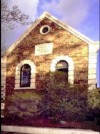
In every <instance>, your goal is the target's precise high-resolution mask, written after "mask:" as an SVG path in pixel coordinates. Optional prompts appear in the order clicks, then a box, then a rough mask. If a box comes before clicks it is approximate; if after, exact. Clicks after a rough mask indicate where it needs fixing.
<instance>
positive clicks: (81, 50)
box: [6, 18, 88, 94]
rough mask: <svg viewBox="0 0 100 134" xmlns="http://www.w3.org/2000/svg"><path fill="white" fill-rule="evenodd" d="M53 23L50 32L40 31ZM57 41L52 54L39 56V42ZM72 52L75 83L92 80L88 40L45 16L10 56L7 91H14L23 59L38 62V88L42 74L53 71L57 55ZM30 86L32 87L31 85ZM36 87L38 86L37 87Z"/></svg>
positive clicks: (42, 80) (43, 80)
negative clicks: (44, 33)
mask: <svg viewBox="0 0 100 134" xmlns="http://www.w3.org/2000/svg"><path fill="white" fill-rule="evenodd" d="M43 25H49V26H50V31H49V33H47V34H46V35H43V34H40V28H41V26H43ZM44 43H53V52H52V54H47V55H39V56H35V45H38V44H44ZM59 56H69V57H71V58H72V60H73V62H74V83H76V84H83V85H87V84H88V44H87V43H86V42H84V41H82V40H81V39H79V38H78V37H76V36H75V35H73V34H72V33H70V32H69V31H67V30H65V29H64V28H62V27H61V26H59V25H58V24H56V23H55V22H53V21H51V20H49V19H48V18H44V19H43V20H42V21H41V22H40V23H39V24H38V25H37V26H36V27H35V29H33V30H32V31H31V32H30V33H29V34H28V35H27V36H26V37H25V38H24V39H23V40H22V41H21V42H20V43H19V44H18V45H17V47H15V49H13V51H12V52H10V53H9V54H8V56H7V80H6V93H7V94H10V93H12V92H13V91H14V87H15V72H16V66H17V65H18V64H19V63H20V62H22V61H23V60H30V61H32V62H33V63H34V64H35V66H36V84H35V85H36V89H37V90H38V89H42V87H43V84H45V77H44V78H41V74H45V73H48V72H50V66H51V62H52V60H53V59H55V58H56V57H59ZM27 89H28V88H27ZM33 89H34V88H33Z"/></svg>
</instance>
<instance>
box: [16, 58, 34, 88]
mask: <svg viewBox="0 0 100 134" xmlns="http://www.w3.org/2000/svg"><path fill="white" fill-rule="evenodd" d="M24 64H29V65H30V67H31V83H30V84H31V85H30V87H20V69H21V67H22V66H23V65H24ZM35 75H36V66H35V64H34V63H33V62H32V61H31V60H23V61H21V62H20V63H19V64H18V65H17V66H16V72H15V88H14V89H35Z"/></svg>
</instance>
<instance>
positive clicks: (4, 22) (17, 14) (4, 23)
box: [1, 2, 32, 54]
mask: <svg viewBox="0 0 100 134" xmlns="http://www.w3.org/2000/svg"><path fill="white" fill-rule="evenodd" d="M31 23H32V22H29V16H28V15H25V14H23V13H22V12H21V10H19V9H18V6H16V5H15V6H13V7H12V10H10V9H9V8H8V6H7V4H6V3H4V2H2V3H1V28H2V33H3V32H4V31H5V30H9V29H10V30H13V29H14V28H15V25H16V24H20V25H29V24H31ZM1 40H2V41H1V52H2V54H3V53H4V51H5V50H6V46H5V39H4V38H1Z"/></svg>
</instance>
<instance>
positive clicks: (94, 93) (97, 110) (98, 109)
mask: <svg viewBox="0 0 100 134" xmlns="http://www.w3.org/2000/svg"><path fill="white" fill-rule="evenodd" d="M88 104H89V106H90V107H91V112H92V115H93V118H94V119H95V120H96V122H97V123H98V124H99V125H100V88H96V89H92V90H90V91H88Z"/></svg>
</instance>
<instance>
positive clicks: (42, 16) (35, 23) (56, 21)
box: [5, 12, 94, 55]
mask: <svg viewBox="0 0 100 134" xmlns="http://www.w3.org/2000/svg"><path fill="white" fill-rule="evenodd" d="M45 17H47V18H48V19H50V20H52V21H53V22H55V23H56V24H58V25H59V26H61V27H62V28H64V29H65V30H68V31H69V32H71V33H72V34H74V35H75V36H77V37H78V38H80V39H82V40H83V41H85V42H86V43H90V44H93V43H94V42H93V41H92V40H90V39H89V38H87V37H86V36H84V35H83V34H81V33H80V32H78V31H76V30H75V29H73V28H72V27H70V26H68V25H65V24H64V23H62V22H61V21H59V20H58V19H57V18H55V17H54V16H52V15H51V14H49V13H47V12H44V13H43V14H42V15H41V16H40V17H39V18H38V19H37V20H36V21H35V22H34V23H33V24H32V25H31V26H29V28H28V30H27V31H26V32H25V33H24V34H22V36H21V37H20V38H19V39H18V40H17V41H16V42H15V43H13V44H12V45H11V47H10V48H9V49H8V50H7V51H6V53H5V54H6V55H8V54H9V53H10V52H11V51H12V50H13V49H14V48H15V47H16V46H17V45H18V44H19V43H20V42H21V41H22V40H23V39H24V38H25V37H26V36H27V35H28V34H29V33H30V32H31V30H33V29H34V28H35V27H36V26H37V25H38V24H39V23H40V22H41V21H42V20H43V19H44V18H45Z"/></svg>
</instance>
